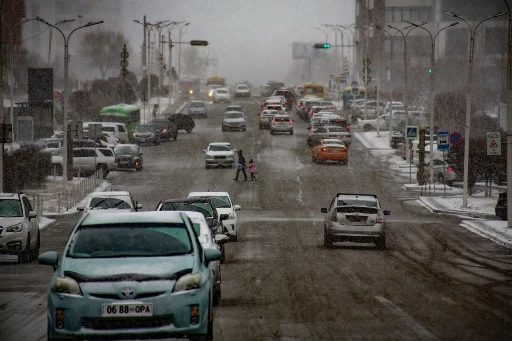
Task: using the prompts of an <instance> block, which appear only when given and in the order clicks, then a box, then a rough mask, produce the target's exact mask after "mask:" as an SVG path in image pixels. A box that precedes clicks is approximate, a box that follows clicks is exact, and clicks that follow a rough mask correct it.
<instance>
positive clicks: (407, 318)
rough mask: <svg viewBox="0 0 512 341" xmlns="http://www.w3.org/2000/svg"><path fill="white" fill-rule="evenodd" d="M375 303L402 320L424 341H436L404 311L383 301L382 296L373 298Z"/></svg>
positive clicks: (391, 303)
mask: <svg viewBox="0 0 512 341" xmlns="http://www.w3.org/2000/svg"><path fill="white" fill-rule="evenodd" d="M375 298H376V299H377V301H379V302H380V303H382V304H383V305H385V306H386V308H388V309H389V310H391V311H392V312H393V313H395V315H397V316H398V317H400V318H401V319H402V320H404V321H405V322H406V323H407V325H408V326H409V327H411V328H412V329H413V330H414V331H415V332H416V333H417V334H418V335H421V337H422V338H423V339H425V340H438V338H437V337H435V336H434V335H433V334H432V333H430V332H429V331H428V330H427V329H426V328H425V327H423V326H422V325H421V324H419V323H418V322H416V320H414V319H413V318H412V317H411V316H409V315H408V314H407V313H406V312H405V311H403V310H402V309H400V307H398V306H396V305H395V304H394V303H393V302H391V301H389V300H387V299H385V298H384V297H382V296H375Z"/></svg>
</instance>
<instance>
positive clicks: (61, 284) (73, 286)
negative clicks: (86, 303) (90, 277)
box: [53, 276, 82, 295]
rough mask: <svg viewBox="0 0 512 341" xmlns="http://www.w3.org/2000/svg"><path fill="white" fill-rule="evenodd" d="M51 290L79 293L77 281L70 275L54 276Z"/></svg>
mask: <svg viewBox="0 0 512 341" xmlns="http://www.w3.org/2000/svg"><path fill="white" fill-rule="evenodd" d="M53 290H55V292H58V293H61V294H71V295H81V294H82V292H81V291H80V286H79V285H78V282H77V281H75V280H74V279H73V278H70V277H60V276H57V278H55V282H53Z"/></svg>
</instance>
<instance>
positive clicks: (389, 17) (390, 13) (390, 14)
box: [384, 8, 393, 22]
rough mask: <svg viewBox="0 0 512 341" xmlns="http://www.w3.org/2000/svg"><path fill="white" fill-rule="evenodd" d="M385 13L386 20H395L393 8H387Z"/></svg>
mask: <svg viewBox="0 0 512 341" xmlns="http://www.w3.org/2000/svg"><path fill="white" fill-rule="evenodd" d="M384 15H385V18H384V20H385V21H386V22H393V10H392V9H391V8H386V11H385V12H384Z"/></svg>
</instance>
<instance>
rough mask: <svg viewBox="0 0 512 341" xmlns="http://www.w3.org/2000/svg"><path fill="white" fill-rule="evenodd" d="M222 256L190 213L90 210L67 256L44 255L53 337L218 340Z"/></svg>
mask: <svg viewBox="0 0 512 341" xmlns="http://www.w3.org/2000/svg"><path fill="white" fill-rule="evenodd" d="M220 257H221V253H220V251H219V250H218V249H216V248H203V247H202V246H201V244H200V242H199V240H198V237H197V235H196V233H195V232H194V231H193V227H192V225H191V223H190V219H189V218H188V217H187V215H186V214H185V213H183V212H128V213H124V214H117V213H104V214H85V215H84V216H83V217H82V218H81V219H79V220H78V222H77V223H76V225H75V226H74V228H73V230H72V231H71V234H70V236H69V238H68V241H67V243H66V246H65V247H64V250H63V252H62V253H60V252H59V253H57V252H56V251H49V252H45V253H43V254H41V255H40V256H39V263H40V264H44V265H50V266H52V267H53V269H54V273H53V275H52V277H51V279H50V284H49V290H48V302H47V317H48V323H47V328H48V339H49V340H57V339H65V338H69V337H73V338H78V339H92V338H95V339H105V338H111V337H112V336H113V335H115V336H116V338H119V339H133V338H143V337H145V336H147V335H152V336H153V337H158V338H167V337H169V336H173V337H178V338H183V337H189V338H201V339H202V340H203V339H211V338H212V337H213V316H214V314H213V299H212V298H213V278H214V277H213V273H212V269H211V268H210V267H209V265H210V263H211V262H214V261H218V260H220ZM93 279H94V280H93ZM134 323H136V325H134ZM135 326H136V327H135Z"/></svg>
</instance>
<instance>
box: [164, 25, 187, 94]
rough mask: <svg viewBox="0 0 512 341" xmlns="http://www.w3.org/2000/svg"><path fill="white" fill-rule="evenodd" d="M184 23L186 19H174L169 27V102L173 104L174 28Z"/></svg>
mask: <svg viewBox="0 0 512 341" xmlns="http://www.w3.org/2000/svg"><path fill="white" fill-rule="evenodd" d="M182 23H184V21H180V22H176V21H173V22H172V23H171V24H172V25H170V26H168V27H167V43H168V47H169V52H168V56H167V58H168V65H169V68H168V73H169V76H168V78H169V92H168V96H169V104H171V100H172V95H173V88H174V84H173V83H174V82H173V72H172V47H173V45H172V34H171V33H172V29H173V28H175V27H176V26H177V25H179V24H182Z"/></svg>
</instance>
